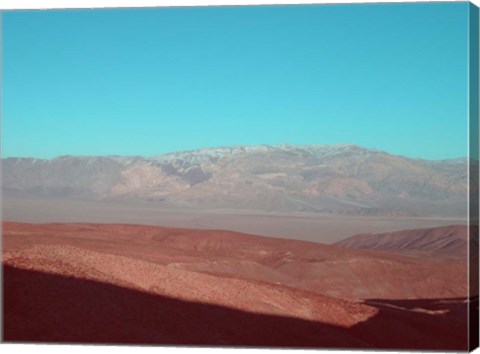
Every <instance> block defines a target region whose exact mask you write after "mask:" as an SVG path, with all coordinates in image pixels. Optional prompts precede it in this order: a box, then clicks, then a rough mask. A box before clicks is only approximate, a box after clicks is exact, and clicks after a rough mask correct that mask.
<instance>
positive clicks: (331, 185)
mask: <svg viewBox="0 0 480 354" xmlns="http://www.w3.org/2000/svg"><path fill="white" fill-rule="evenodd" d="M2 169H3V182H2V186H3V192H4V193H5V195H7V196H8V195H22V196H34V197H49V198H50V197H55V198H92V199H114V200H118V201H119V202H120V201H127V200H143V201H148V202H150V203H158V204H159V205H164V206H167V207H169V206H175V207H182V208H203V209H205V208H213V209H215V208H228V209H250V210H263V211H310V212H331V213H352V214H372V215H377V214H380V215H419V214H421V215H451V216H459V215H464V214H465V213H466V208H467V191H468V189H467V180H468V178H467V177H468V174H467V160H466V159H452V160H438V161H427V160H421V159H410V158H405V157H402V156H395V155H390V154H388V153H386V152H382V151H378V150H372V149H366V148H362V147H359V146H356V145H351V144H338V145H288V144H283V145H275V146H268V145H259V146H234V147H220V148H205V149H198V150H192V151H182V152H175V153H169V154H164V155H160V156H154V157H140V156H136V157H126V156H104V157H91V156H82V157H76V156H62V157H58V158H55V159H52V160H42V159H31V158H7V159H3V160H2Z"/></svg>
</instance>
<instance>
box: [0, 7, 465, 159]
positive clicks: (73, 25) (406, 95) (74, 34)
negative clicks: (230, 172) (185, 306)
mask: <svg viewBox="0 0 480 354" xmlns="http://www.w3.org/2000/svg"><path fill="white" fill-rule="evenodd" d="M467 14H468V4H467V3H430V4H425V3H420V4H376V5H316V6H306V5H304V6H275V7H271V6H262V7H210V8H157V9H118V10H116V9H114V10H80V11H79V10H56V11H18V12H4V13H3V53H2V54H3V58H2V59H3V78H2V96H3V97H2V100H3V102H2V104H3V105H2V148H3V151H2V153H3V156H33V157H54V156H58V155H65V154H72V155H106V154H121V155H157V154H160V153H164V152H170V151H176V150H188V149H194V148H199V147H206V146H223V145H244V144H248V145H253V144H279V143H291V144H304V143H310V144H317V143H318V144H330V143H354V144H359V145H362V146H366V147H373V148H377V149H381V150H386V151H388V152H390V153H394V154H401V155H407V156H414V157H424V158H449V157H459V156H466V152H467V150H466V149H467V145H466V144H467V141H466V136H467Z"/></svg>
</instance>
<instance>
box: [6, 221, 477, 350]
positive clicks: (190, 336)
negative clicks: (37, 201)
mask: <svg viewBox="0 0 480 354" xmlns="http://www.w3.org/2000/svg"><path fill="white" fill-rule="evenodd" d="M457 229H458V230H457ZM452 230H454V231H452V232H456V233H457V234H458V237H459V238H462V237H463V236H462V235H463V233H462V232H463V231H462V230H463V229H462V227H454V228H453V229H452ZM350 246H351V245H350ZM2 261H3V271H4V274H3V275H4V333H3V335H4V340H6V341H10V342H14V341H22V342H30V341H35V342H75V343H78V342H82V343H137V344H185V345H222V346H227V345H233V346H271V347H278V346H284V347H330V348H355V347H356V348H399V349H443V350H466V349H467V348H468V346H467V304H468V302H467V263H466V258H463V257H453V258H452V257H445V256H443V254H442V253H438V252H432V253H431V256H429V257H425V253H422V257H415V256H412V255H410V254H409V255H402V254H396V253H389V252H385V251H375V250H361V249H350V248H346V247H341V246H338V245H323V244H319V243H313V242H304V241H296V240H295V241H294V240H285V239H276V238H269V237H263V236H253V235H247V234H241V233H237V232H229V231H219V230H209V231H206V230H191V229H173V228H162V227H153V226H139V225H119V224H112V225H106V224H24V223H12V222H4V223H3V255H2Z"/></svg>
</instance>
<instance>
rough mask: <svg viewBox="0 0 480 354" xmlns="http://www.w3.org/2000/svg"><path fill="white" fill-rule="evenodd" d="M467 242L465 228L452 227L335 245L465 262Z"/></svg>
mask: <svg viewBox="0 0 480 354" xmlns="http://www.w3.org/2000/svg"><path fill="white" fill-rule="evenodd" d="M468 240H469V239H468V227H467V226H466V225H451V226H443V227H436V228H427V229H413V230H402V231H395V232H385V233H379V234H359V235H355V236H352V237H349V238H347V239H345V240H342V241H340V242H337V243H336V245H338V246H342V247H347V248H352V249H365V250H375V251H383V252H389V253H399V254H412V255H422V254H423V255H429V256H433V255H435V256H446V257H452V258H462V259H466V257H467V255H468ZM470 247H477V248H478V240H477V239H475V238H474V237H472V239H471V245H470Z"/></svg>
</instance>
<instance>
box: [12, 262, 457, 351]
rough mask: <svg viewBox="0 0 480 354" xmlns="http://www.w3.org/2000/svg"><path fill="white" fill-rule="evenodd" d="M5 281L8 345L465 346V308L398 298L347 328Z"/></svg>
mask: <svg viewBox="0 0 480 354" xmlns="http://www.w3.org/2000/svg"><path fill="white" fill-rule="evenodd" d="M3 279H4V304H3V305H4V312H3V313H4V319H3V321H4V322H3V331H4V332H3V340H4V341H8V342H64V343H65V342H66V343H119V344H147V345H148V344H150V345H152V344H163V345H211V346H213V345H219V346H243V347H246V346H256V347H261V346H269V347H324V348H328V347H330V348H398V349H443V350H450V349H451V350H465V349H466V339H465V338H466V322H462V321H463V317H462V316H463V315H464V314H463V312H462V311H466V307H465V306H463V307H462V306H461V305H458V308H456V307H455V306H457V305H455V306H454V307H455V308H453V307H452V308H451V309H452V311H446V312H445V311H444V312H445V313H442V314H438V315H435V316H433V315H431V314H428V313H422V312H414V311H409V310H406V308H407V306H406V305H408V303H407V304H406V303H402V304H401V305H402V306H400V305H399V304H398V303H396V302H395V301H393V303H394V305H395V304H397V305H396V306H400V307H402V309H400V308H392V307H391V305H392V304H391V303H389V302H388V301H385V300H371V301H370V300H369V301H367V303H368V304H370V305H372V306H375V307H377V308H378V309H379V312H378V314H377V315H376V316H375V317H373V318H371V319H370V320H368V321H366V322H363V323H359V324H357V325H356V326H354V327H352V328H343V327H338V326H333V325H329V324H325V323H321V322H312V321H307V320H302V319H297V318H289V317H280V316H273V315H264V314H256V313H251V312H245V311H239V310H235V309H231V308H226V307H222V306H216V305H210V304H203V303H195V302H187V301H182V300H178V299H173V298H168V297H164V296H158V295H152V294H149V293H144V292H141V291H136V290H132V289H128V288H123V287H119V286H115V285H111V284H105V283H100V282H96V281H91V280H84V279H78V278H73V277H65V276H60V275H54V274H49V273H42V272H37V271H31V270H25V269H19V268H14V267H11V266H7V265H4V268H3ZM186 291H188V289H186ZM454 300H455V301H456V300H458V299H454ZM454 300H452V304H453V303H458V301H457V302H455V301H454ZM425 301H427V302H428V301H430V302H431V303H433V302H439V301H441V300H425ZM459 301H460V300H459ZM460 302H461V301H460ZM426 305H429V304H428V303H427V304H426ZM412 306H414V305H413V303H412ZM452 306H453V305H452ZM462 309H463V310H462ZM465 316H466V312H465ZM457 325H458V326H457Z"/></svg>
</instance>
